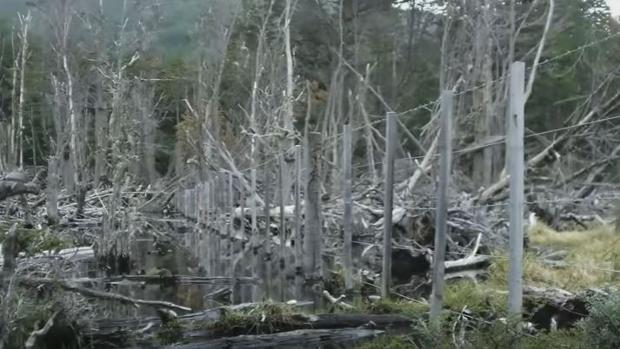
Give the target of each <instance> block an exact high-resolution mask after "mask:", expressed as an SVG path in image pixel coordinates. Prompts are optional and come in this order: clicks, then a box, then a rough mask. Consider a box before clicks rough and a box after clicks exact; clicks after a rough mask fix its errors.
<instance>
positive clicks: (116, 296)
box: [16, 277, 192, 311]
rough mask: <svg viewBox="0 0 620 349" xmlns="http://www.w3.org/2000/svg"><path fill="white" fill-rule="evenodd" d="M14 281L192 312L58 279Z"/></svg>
mask: <svg viewBox="0 0 620 349" xmlns="http://www.w3.org/2000/svg"><path fill="white" fill-rule="evenodd" d="M16 280H17V282H18V283H19V284H20V285H24V286H29V287H39V286H41V285H49V286H57V287H60V288H61V289H63V290H65V291H70V292H76V293H79V294H81V295H83V296H86V297H91V298H99V299H107V300H112V301H117V302H120V303H125V304H131V305H134V306H139V305H146V306H150V307H155V308H167V309H173V310H181V311H191V310H192V309H191V308H188V307H183V306H180V305H177V304H174V303H171V302H164V301H153V300H144V299H136V298H131V297H127V296H123V295H120V294H115V293H110V292H103V291H98V290H93V289H90V288H85V287H81V286H78V285H76V284H74V283H71V282H67V281H63V280H59V279H46V278H33V277H28V278H22V277H20V278H17V279H16Z"/></svg>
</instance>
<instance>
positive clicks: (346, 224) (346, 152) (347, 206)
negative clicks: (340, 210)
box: [342, 124, 353, 294]
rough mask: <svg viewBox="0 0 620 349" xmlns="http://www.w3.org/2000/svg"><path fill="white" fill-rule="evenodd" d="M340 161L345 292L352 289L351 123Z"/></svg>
mask: <svg viewBox="0 0 620 349" xmlns="http://www.w3.org/2000/svg"><path fill="white" fill-rule="evenodd" d="M342 161H343V165H344V176H343V183H342V198H343V201H344V214H343V216H342V227H343V230H344V244H343V264H344V288H345V291H346V292H347V293H349V294H350V293H352V291H353V255H352V253H353V252H352V250H353V246H352V245H353V241H352V240H353V198H352V193H351V192H352V181H353V179H352V177H353V169H352V137H351V125H350V124H347V125H344V135H343V144H342Z"/></svg>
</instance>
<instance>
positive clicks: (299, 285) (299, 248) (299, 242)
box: [295, 145, 304, 299]
mask: <svg viewBox="0 0 620 349" xmlns="http://www.w3.org/2000/svg"><path fill="white" fill-rule="evenodd" d="M302 159H303V154H302V149H301V146H300V145H297V146H295V297H296V298H297V299H301V297H303V282H304V270H303V255H304V251H303V239H302V234H301V233H302V228H301V162H302Z"/></svg>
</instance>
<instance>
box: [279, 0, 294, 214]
mask: <svg viewBox="0 0 620 349" xmlns="http://www.w3.org/2000/svg"><path fill="white" fill-rule="evenodd" d="M291 2H292V0H286V8H285V15H284V45H285V55H286V94H285V101H284V105H285V108H284V109H285V112H284V114H283V126H284V130H285V135H284V139H283V141H282V145H281V151H282V152H289V153H290V154H293V153H292V150H293V149H292V147H293V145H294V144H293V143H294V142H293V139H294V136H295V127H294V125H293V119H294V111H293V101H294V98H295V97H294V96H293V93H294V91H295V85H294V80H293V75H294V74H295V71H294V70H295V68H294V66H293V50H292V48H291V17H292V6H291ZM290 158H291V159H295V157H294V156H290ZM284 166H285V168H284V170H283V177H282V190H284V192H283V193H282V194H283V197H284V204H285V205H287V204H289V203H290V202H291V193H292V184H293V181H292V178H293V173H294V172H295V163H294V161H285V162H284Z"/></svg>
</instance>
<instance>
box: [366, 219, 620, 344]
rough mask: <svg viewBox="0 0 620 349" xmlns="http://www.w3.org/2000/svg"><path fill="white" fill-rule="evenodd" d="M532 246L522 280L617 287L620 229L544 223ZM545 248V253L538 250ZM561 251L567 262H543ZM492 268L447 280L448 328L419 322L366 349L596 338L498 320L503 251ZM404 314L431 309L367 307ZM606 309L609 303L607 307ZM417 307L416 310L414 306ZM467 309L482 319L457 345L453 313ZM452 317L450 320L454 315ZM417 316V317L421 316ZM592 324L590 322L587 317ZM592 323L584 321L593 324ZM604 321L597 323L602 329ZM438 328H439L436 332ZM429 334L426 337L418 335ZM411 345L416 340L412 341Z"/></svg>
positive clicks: (503, 295)
mask: <svg viewBox="0 0 620 349" xmlns="http://www.w3.org/2000/svg"><path fill="white" fill-rule="evenodd" d="M528 236H529V239H530V245H531V247H532V248H531V249H529V250H528V251H527V252H526V255H525V259H524V275H523V278H524V283H525V284H526V285H532V286H538V287H547V288H550V287H556V288H561V289H564V290H567V291H571V292H576V293H578V292H581V291H585V290H587V289H589V288H604V287H606V286H613V285H616V284H617V283H618V281H619V280H620V273H618V272H617V271H616V270H618V269H620V232H617V231H616V229H615V227H610V226H600V227H594V228H591V229H589V230H586V231H567V232H558V231H555V230H553V229H550V228H549V227H547V226H544V225H541V224H539V225H535V226H533V227H531V228H530V229H529V231H528ZM541 250H544V251H545V252H546V253H542V254H541V253H536V252H535V251H541ZM553 251H563V252H562V254H563V255H564V257H563V258H562V263H564V266H554V265H552V264H549V263H546V262H545V261H544V255H545V254H548V253H550V252H553ZM491 260H492V262H491V266H490V267H489V269H488V274H487V276H486V278H485V279H484V280H480V281H478V282H473V281H469V280H462V281H456V282H449V283H448V284H447V285H446V288H445V291H444V308H445V309H446V313H445V316H444V319H446V321H444V327H445V328H442V329H440V330H434V331H432V330H431V329H429V328H428V327H427V326H425V324H423V323H419V324H418V325H416V327H415V328H414V329H413V331H412V334H411V335H407V336H384V337H381V338H378V339H376V340H374V341H371V342H367V343H364V344H361V345H360V346H359V347H360V348H364V349H374V348H382V349H389V348H395V349H398V348H455V347H461V348H523V349H542V348H586V347H589V346H588V345H587V343H588V340H589V339H588V338H591V337H596V334H595V333H594V335H592V333H590V332H593V331H590V332H588V330H587V326H586V329H584V327H582V326H578V327H576V328H574V329H569V330H560V331H555V332H539V333H537V334H536V335H531V334H525V333H524V332H523V331H518V330H515V328H517V327H516V325H514V324H513V325H511V324H505V323H502V322H500V321H497V318H499V317H505V316H507V311H506V304H507V289H506V287H507V274H508V267H509V262H508V258H507V257H506V255H505V254H504V253H499V252H498V253H495V254H494V255H493V256H492V259H491ZM372 307H375V308H376V309H382V310H385V311H386V312H393V313H400V314H404V315H414V316H417V315H420V314H424V313H425V312H427V307H426V306H425V305H423V304H421V303H416V302H405V301H381V302H379V303H377V304H376V305H367V306H366V308H367V309H370V310H372ZM605 308H606V309H609V308H610V307H609V306H608V305H606V306H605ZM414 309H415V310H414ZM463 310H468V311H469V312H470V313H471V314H474V316H476V317H480V318H481V319H485V318H487V319H489V317H492V319H489V320H490V321H481V322H478V323H477V324H474V323H472V324H471V326H470V328H468V329H467V331H466V332H465V337H464V342H462V343H459V346H457V345H456V342H455V341H457V338H456V337H454V335H455V333H454V329H453V328H448V327H450V326H455V324H456V321H455V320H454V316H453V314H457V313H458V312H461V311H463ZM451 317H452V320H450V318H451ZM418 319H419V317H418ZM588 321H589V322H592V320H588ZM589 322H586V324H587V323H589ZM600 326H601V325H598V327H600ZM455 328H456V327H455ZM438 331H439V332H438ZM420 338H425V339H420ZM412 343H413V344H412Z"/></svg>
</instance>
